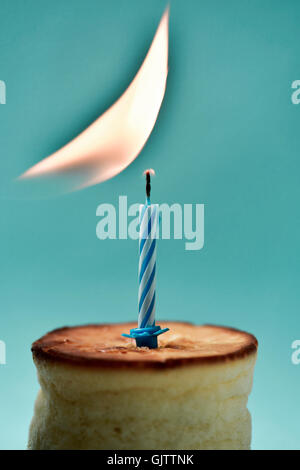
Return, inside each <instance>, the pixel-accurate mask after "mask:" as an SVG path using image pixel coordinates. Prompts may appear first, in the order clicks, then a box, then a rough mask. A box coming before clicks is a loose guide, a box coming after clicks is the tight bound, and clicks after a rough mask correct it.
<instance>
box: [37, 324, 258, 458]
mask: <svg viewBox="0 0 300 470" xmlns="http://www.w3.org/2000/svg"><path fill="white" fill-rule="evenodd" d="M135 326H136V325H135V324H134V323H123V324H107V325H105V324H104V325H86V326H78V327H66V328H61V329H58V330H54V331H52V332H50V333H48V334H46V335H45V336H43V337H42V338H40V339H39V340H38V341H36V342H35V343H33V345H32V353H33V359H34V362H35V365H36V367H37V371H38V379H39V383H40V386H41V389H40V391H39V394H38V397H37V400H36V403H35V410H34V416H33V419H32V422H31V426H30V431H29V442H28V448H29V449H32V450H37V449H45V450H46V449H53V450H55V449H78V450H83V449H113V450H122V449H126V450H131V449H135V450H139V449H153V450H156V449H173V450H175V449H236V450H238V449H249V448H250V445H251V417H250V413H249V411H248V409H247V400H248V395H249V393H250V391H251V387H252V378H253V370H254V365H255V361H256V355H257V340H256V338H255V337H254V336H252V335H251V334H248V333H246V332H243V331H239V330H235V329H232V328H226V327H222V326H213V325H204V326H196V325H192V324H189V323H183V322H161V326H162V328H166V327H167V328H170V331H169V332H168V333H166V334H165V335H162V336H161V337H160V338H159V347H158V348H157V349H148V348H137V347H136V346H135V343H134V341H133V340H131V339H128V338H124V337H122V336H121V334H122V333H126V332H128V331H129V330H130V329H131V328H134V327H135Z"/></svg>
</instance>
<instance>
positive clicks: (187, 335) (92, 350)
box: [31, 322, 258, 369]
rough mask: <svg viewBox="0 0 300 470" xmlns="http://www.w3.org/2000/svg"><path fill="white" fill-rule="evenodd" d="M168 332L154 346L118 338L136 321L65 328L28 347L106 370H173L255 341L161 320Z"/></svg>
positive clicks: (230, 355)
mask: <svg viewBox="0 0 300 470" xmlns="http://www.w3.org/2000/svg"><path fill="white" fill-rule="evenodd" d="M160 325H161V327H162V328H166V327H167V328H170V331H169V332H167V333H166V334H164V335H162V336H161V337H160V338H159V347H158V348H157V349H148V348H137V347H136V346H135V341H134V340H131V339H129V338H124V337H122V336H121V334H122V333H128V332H129V330H130V329H131V328H135V327H136V323H133V322H132V323H117V324H95V325H83V326H75V327H64V328H60V329H57V330H53V331H51V332H50V333H47V334H46V335H45V336H43V337H42V338H40V339H38V340H37V341H35V342H34V343H33V345H32V349H31V350H32V353H33V357H34V359H35V360H45V361H52V362H53V361H54V362H59V363H65V364H66V363H67V364H76V365H82V366H85V367H87V366H88V367H99V368H101V367H105V368H107V367H108V368H134V369H135V368H155V369H160V368H163V369H165V368H172V367H180V366H183V365H189V364H191V365H192V364H199V365H201V364H210V363H218V362H226V361H234V360H237V359H243V358H246V357H248V356H250V355H252V354H255V353H256V351H257V347H258V343H257V339H256V338H255V337H254V336H253V335H251V334H249V333H246V332H244V331H240V330H236V329H233V328H228V327H225V326H215V325H201V326H197V325H193V324H191V323H186V322H160Z"/></svg>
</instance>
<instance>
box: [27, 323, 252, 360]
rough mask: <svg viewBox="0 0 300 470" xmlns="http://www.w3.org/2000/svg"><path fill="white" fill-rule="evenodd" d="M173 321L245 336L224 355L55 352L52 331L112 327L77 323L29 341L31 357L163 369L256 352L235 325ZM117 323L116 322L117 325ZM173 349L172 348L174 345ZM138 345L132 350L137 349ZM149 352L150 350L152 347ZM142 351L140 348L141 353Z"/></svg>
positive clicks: (125, 326)
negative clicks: (184, 355) (240, 342)
mask: <svg viewBox="0 0 300 470" xmlns="http://www.w3.org/2000/svg"><path fill="white" fill-rule="evenodd" d="M161 323H168V322H161ZM171 323H173V324H174V323H176V325H178V326H180V325H190V326H195V327H196V328H197V327H201V326H202V327H205V326H206V327H212V328H216V329H221V330H222V329H225V330H227V331H232V332H237V333H242V334H243V335H245V338H246V339H247V341H245V344H243V345H242V346H241V347H240V348H239V349H238V350H235V351H233V352H228V353H226V354H219V355H211V356H196V357H195V356H194V357H177V358H176V357H169V358H163V357H160V356H159V355H157V356H153V353H152V355H151V357H145V354H141V355H138V356H137V357H136V359H135V360H132V359H131V360H128V359H127V357H126V354H125V355H123V354H119V355H118V357H115V358H112V357H111V356H110V357H107V356H106V355H105V354H103V355H100V356H98V357H90V356H88V355H86V354H82V355H80V354H78V352H76V354H75V353H74V352H72V351H71V352H66V351H59V350H58V349H55V347H56V346H59V344H60V342H57V341H53V340H51V337H52V336H53V335H55V333H62V332H64V331H65V332H68V331H70V330H73V329H76V328H91V327H92V328H93V327H95V328H100V329H101V328H103V327H114V326H115V325H116V324H101V325H100V324H94V325H93V324H90V325H80V326H75V327H63V328H58V329H56V330H53V331H51V332H49V333H47V334H46V335H44V336H43V337H41V338H40V339H38V340H37V341H35V342H34V343H33V344H32V348H31V351H32V353H33V357H34V359H36V360H45V361H47V362H49V361H51V362H57V363H65V364H73V365H79V366H84V367H97V368H134V369H136V368H139V369H141V368H142V369H144V368H148V369H149V368H150V369H153V368H154V369H166V368H172V367H179V366H185V365H192V364H199V365H201V364H215V363H222V362H228V361H233V360H237V359H243V358H246V357H248V356H250V355H252V354H254V353H256V351H257V348H258V342H257V339H256V338H255V336H253V335H252V334H250V333H247V332H245V331H241V330H238V329H235V328H231V327H226V326H218V325H193V324H192V323H189V322H171ZM118 325H120V324H118ZM133 325H134V323H123V324H122V327H123V328H124V332H127V330H128V329H129V327H133ZM122 349H124V348H122V347H120V352H121V351H122ZM174 349H176V348H174ZM137 350H138V348H136V349H135V351H137ZM152 351H153V350H152ZM144 352H145V351H143V353H144Z"/></svg>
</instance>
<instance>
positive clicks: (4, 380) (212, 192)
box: [0, 0, 300, 449]
mask: <svg viewBox="0 0 300 470" xmlns="http://www.w3.org/2000/svg"><path fill="white" fill-rule="evenodd" d="M164 7H165V2H164V1H159V0H156V1H151V2H149V1H146V0H143V1H141V0H113V1H108V0H107V1H100V0H85V1H82V0H72V1H71V0H52V1H51V2H47V1H38V0H27V1H22V0H13V1H12V0H1V4H0V64H1V67H0V79H1V80H5V82H6V85H7V104H6V105H1V106H0V152H1V159H0V185H1V187H2V195H1V199H0V227H1V244H0V260H1V261H0V286H1V294H0V300H1V323H0V326H1V328H0V339H2V340H4V341H5V342H6V344H7V365H6V366H0V394H1V395H0V400H1V401H0V447H1V448H2V449H13V448H25V446H26V440H27V432H28V426H29V422H30V419H31V416H32V411H33V402H34V399H35V396H36V393H37V390H38V384H37V380H36V372H35V368H34V366H33V363H32V359H31V353H30V344H31V342H32V341H33V340H35V339H37V338H38V337H39V336H41V335H42V334H44V333H45V332H46V331H48V330H50V329H53V328H55V327H59V326H62V325H65V324H68V325H71V324H78V323H87V322H106V321H109V322H111V321H116V322H117V321H123V320H124V321H125V320H130V319H135V318H136V317H137V261H138V254H137V243H136V242H135V241H132V240H128V241H123V240H119V241H118V240H117V241H112V240H108V241H100V240H98V239H97V238H96V234H95V228H96V223H97V218H96V207H97V206H98V204H100V203H102V202H108V203H112V204H117V202H118V197H119V195H127V196H128V202H129V204H131V203H135V202H143V200H144V181H143V179H142V177H141V173H142V171H143V170H144V169H145V168H147V167H153V168H155V170H156V172H157V177H156V179H155V181H154V182H153V202H160V203H161V202H166V203H169V204H171V203H173V202H179V203H182V204H183V203H204V204H205V246H204V248H203V249H202V250H200V251H196V252H195V251H194V252H192V251H185V249H184V241H174V240H173V241H172V240H171V241H167V240H164V241H160V242H159V253H158V280H157V282H158V303H157V316H158V317H159V318H164V319H184V320H191V321H193V322H197V323H207V322H209V323H220V324H226V325H230V326H234V327H238V328H242V329H245V330H248V331H250V332H252V333H254V334H255V335H256V336H257V338H258V340H259V343H260V349H259V359H258V362H257V367H256V371H255V380H254V388H253V392H252V394H251V397H250V401H249V407H250V410H251V413H252V416H253V448H254V449H262V448H267V449H292V448H293V449H300V443H299V442H300V408H299V384H300V381H299V374H300V366H298V367H297V366H295V365H293V364H292V362H291V353H292V349H291V343H292V341H293V340H295V339H299V337H300V317H299V308H300V305H299V259H300V258H299V236H300V223H299V202H300V201H299V196H300V193H299V170H300V165H299V144H300V133H299V121H300V106H296V105H293V104H292V102H291V93H292V90H291V84H292V82H293V81H294V80H296V79H300V41H299V20H300V3H299V2H298V1H297V0H294V1H293V0H287V1H285V2H283V1H278V0H251V1H250V0H249V1H247V0H242V1H241V0H227V1H226V2H224V1H222V0H203V1H198V0H189V1H188V2H187V1H183V0H176V1H175V0H173V1H172V5H171V23H170V28H171V29H170V69H169V78H168V86H167V91H166V95H165V100H164V103H163V106H162V109H161V112H160V115H159V118H158V121H157V125H156V126H155V129H154V131H153V133H152V135H151V137H150V139H149V141H148V143H147V145H146V147H145V148H144V150H143V152H142V153H141V155H140V156H139V157H138V158H137V160H135V161H134V163H133V164H132V165H131V166H130V167H129V168H128V169H127V170H126V171H124V172H123V173H122V174H120V175H118V176H117V177H115V178H114V179H112V180H110V181H107V182H105V183H104V184H101V185H98V186H96V187H92V188H89V189H86V190H84V191H81V192H77V193H72V194H69V195H66V196H61V197H55V198H50V199H38V198H36V199H31V200H28V199H22V198H20V197H17V196H16V197H14V196H13V193H11V192H6V191H5V190H3V188H5V187H6V185H7V183H8V182H9V181H10V180H12V179H13V178H15V177H16V176H18V175H19V174H21V173H22V172H23V171H25V170H26V169H27V168H28V167H29V166H31V165H32V164H34V163H36V162H38V161H39V160H40V159H42V158H43V157H44V156H46V155H48V154H50V153H52V152H53V151H54V150H56V149H57V148H59V147H60V146H62V145H63V144H65V143H66V142H68V141H69V140H70V139H71V138H73V137H74V136H75V135H77V134H78V132H79V131H81V130H83V129H84V128H85V127H86V126H87V125H88V124H90V123H91V122H92V121H93V120H94V119H95V118H96V117H97V116H99V115H100V114H101V113H102V112H103V111H104V110H105V109H106V108H107V107H108V106H109V105H110V104H111V103H112V102H113V101H114V100H115V99H116V98H117V97H118V96H119V95H120V94H121V92H122V91H123V90H124V89H125V88H126V86H127V85H128V84H129V83H130V81H131V79H132V78H133V76H134V75H135V73H136V71H137V69H138V67H139V65H140V64H141V61H142V59H143V57H144V55H145V53H146V51H147V49H148V47H149V44H150V42H151V40H152V37H153V34H154V32H155V29H156V26H157V24H158V21H159V19H160V16H161V14H162V12H163V9H164Z"/></svg>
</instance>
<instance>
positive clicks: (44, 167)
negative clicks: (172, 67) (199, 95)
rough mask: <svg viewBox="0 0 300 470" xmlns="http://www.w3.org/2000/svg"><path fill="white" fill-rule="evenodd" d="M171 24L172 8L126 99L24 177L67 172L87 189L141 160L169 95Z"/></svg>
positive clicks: (32, 168)
mask: <svg viewBox="0 0 300 470" xmlns="http://www.w3.org/2000/svg"><path fill="white" fill-rule="evenodd" d="M168 25H169V9H168V8H167V9H166V11H165V12H164V14H163V16H162V18H161V21H160V24H159V26H158V28H157V31H156V34H155V36H154V39H153V41H152V44H151V46H150V49H149V51H148V53H147V55H146V58H145V59H144V62H143V64H142V66H141V67H140V69H139V71H138V73H137V74H136V76H135V78H134V79H133V81H132V82H131V84H130V85H129V87H128V88H127V90H126V91H125V92H124V93H123V95H121V97H120V98H119V99H118V100H117V101H116V102H115V103H114V104H113V105H112V106H111V107H110V108H109V109H108V110H107V111H105V112H104V113H103V114H102V115H101V116H100V117H99V118H98V119H97V120H96V121H95V122H94V123H93V124H91V125H90V126H89V127H88V128H87V129H86V130H85V131H83V132H82V133H81V134H79V135H78V136H77V137H76V138H75V139H74V140H72V141H71V142H69V143H68V144H67V145H65V146H64V147H62V148H61V149H60V150H58V151H57V152H55V153H54V154H52V155H50V156H49V157H47V158H45V159H44V160H42V161H41V162H39V163H37V164H36V165H34V166H33V167H31V168H30V169H29V170H27V171H26V172H25V173H24V174H23V175H21V177H20V178H21V179H29V178H36V177H42V176H55V175H60V174H64V175H66V176H67V177H69V176H75V177H76V178H75V179H76V184H75V180H72V182H73V184H72V186H73V187H72V189H82V188H84V187H87V186H91V185H94V184H97V183H100V182H102V181H105V180H107V179H109V178H112V177H113V176H115V175H117V174H118V173H120V172H121V171H122V170H124V169H125V168H126V167H127V166H128V165H129V164H130V163H131V162H132V161H133V160H134V159H135V158H136V157H137V156H138V154H139V153H140V151H141V150H142V148H143V147H144V145H145V143H146V141H147V140H148V138H149V136H150V134H151V132H152V129H153V127H154V125H155V122H156V119H157V116H158V113H159V110H160V106H161V104H162V101H163V97H164V94H165V88H166V81H167V74H168Z"/></svg>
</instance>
